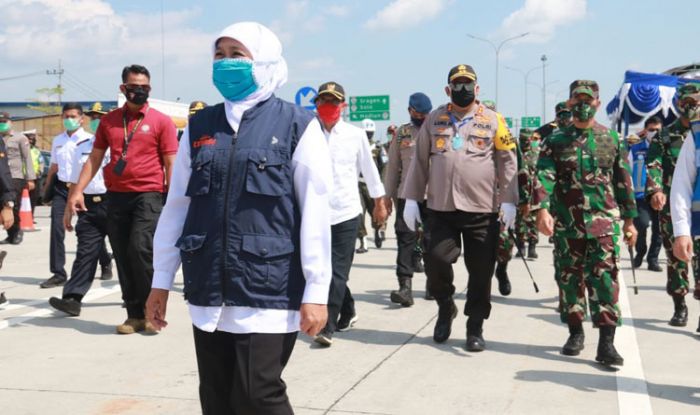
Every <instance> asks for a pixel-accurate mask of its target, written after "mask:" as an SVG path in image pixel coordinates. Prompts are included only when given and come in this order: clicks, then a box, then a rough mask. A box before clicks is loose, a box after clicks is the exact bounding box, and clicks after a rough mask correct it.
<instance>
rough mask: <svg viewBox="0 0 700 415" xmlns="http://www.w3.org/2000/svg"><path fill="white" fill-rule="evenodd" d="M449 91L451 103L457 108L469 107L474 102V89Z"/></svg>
mask: <svg viewBox="0 0 700 415" xmlns="http://www.w3.org/2000/svg"><path fill="white" fill-rule="evenodd" d="M450 91H451V97H452V102H453V103H454V104H455V105H457V106H459V107H462V108H464V107H468V106H469V105H471V103H472V102H474V99H475V98H476V97H475V94H474V88H473V87H472V88H465V89H462V90H459V91H455V90H453V89H451V90H450Z"/></svg>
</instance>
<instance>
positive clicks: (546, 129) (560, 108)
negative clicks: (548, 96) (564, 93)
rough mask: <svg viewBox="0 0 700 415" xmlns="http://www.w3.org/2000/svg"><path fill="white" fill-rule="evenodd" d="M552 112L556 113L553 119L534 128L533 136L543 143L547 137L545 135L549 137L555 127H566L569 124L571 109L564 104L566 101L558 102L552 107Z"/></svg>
mask: <svg viewBox="0 0 700 415" xmlns="http://www.w3.org/2000/svg"><path fill="white" fill-rule="evenodd" d="M554 113H555V114H556V117H555V119H554V121H552V122H548V123H547V124H545V125H543V126H542V127H540V128H538V129H537V130H535V132H534V133H533V136H534V137H535V138H537V139H539V140H540V142H541V143H542V144H544V142H545V139H547V137H549V136H550V135H551V134H552V133H553V132H554V130H556V129H557V128H563V127H568V126H570V125H571V110H570V109H569V107H567V106H566V101H562V102H560V103H558V104H557V105H556V106H555V107H554Z"/></svg>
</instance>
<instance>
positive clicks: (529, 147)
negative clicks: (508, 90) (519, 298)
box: [515, 129, 540, 259]
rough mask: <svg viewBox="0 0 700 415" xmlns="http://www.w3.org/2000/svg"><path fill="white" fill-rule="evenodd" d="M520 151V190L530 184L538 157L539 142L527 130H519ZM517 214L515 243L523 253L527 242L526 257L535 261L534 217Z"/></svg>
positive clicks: (527, 213) (536, 236) (535, 229)
mask: <svg viewBox="0 0 700 415" xmlns="http://www.w3.org/2000/svg"><path fill="white" fill-rule="evenodd" d="M520 149H521V152H522V163H521V164H520V165H518V184H519V188H522V186H529V185H531V184H532V180H531V177H533V176H534V175H535V173H536V166H537V158H538V156H539V155H540V141H539V139H538V137H537V136H534V134H532V131H530V130H529V129H521V130H520ZM523 191H527V189H523ZM523 203H528V204H529V200H528V199H525V200H524V201H523ZM518 213H519V215H518V217H517V219H516V221H515V236H516V238H517V240H516V243H517V244H518V246H519V247H520V252H522V253H525V241H527V243H528V247H527V257H528V258H530V259H535V258H537V251H536V246H537V242H539V236H538V234H537V224H536V223H535V222H536V218H535V215H534V213H531V212H529V211H528V209H520V210H519V212H518Z"/></svg>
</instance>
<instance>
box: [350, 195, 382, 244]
mask: <svg viewBox="0 0 700 415" xmlns="http://www.w3.org/2000/svg"><path fill="white" fill-rule="evenodd" d="M358 187H359V190H360V202H361V204H362V213H360V227H359V228H357V237H358V238H360V239H361V238H364V237H365V236H367V228H366V227H365V215H366V214H367V213H368V212H369V220H370V221H371V222H372V228H373V229H380V230H383V231H385V230H386V222H384V223H383V224H382V225H381V226H378V225H377V224H376V223H375V222H374V220H373V219H372V213H373V212H374V199H372V197H371V196H370V195H369V190H367V184H366V183H364V182H358Z"/></svg>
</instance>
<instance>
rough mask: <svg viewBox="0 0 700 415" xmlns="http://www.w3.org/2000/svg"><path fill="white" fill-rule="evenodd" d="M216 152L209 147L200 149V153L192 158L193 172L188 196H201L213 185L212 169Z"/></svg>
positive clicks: (188, 186)
mask: <svg viewBox="0 0 700 415" xmlns="http://www.w3.org/2000/svg"><path fill="white" fill-rule="evenodd" d="M213 159H214V152H213V151H212V150H209V149H202V150H199V153H197V155H196V156H195V158H194V160H192V174H191V175H190V181H189V183H187V191H186V192H185V195H187V196H190V197H192V196H199V195H205V194H208V193H209V187H210V186H211V169H212V164H213V163H212V160H213Z"/></svg>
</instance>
